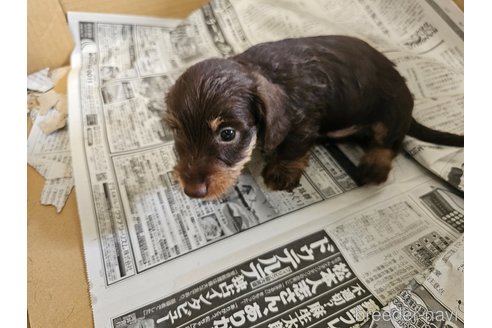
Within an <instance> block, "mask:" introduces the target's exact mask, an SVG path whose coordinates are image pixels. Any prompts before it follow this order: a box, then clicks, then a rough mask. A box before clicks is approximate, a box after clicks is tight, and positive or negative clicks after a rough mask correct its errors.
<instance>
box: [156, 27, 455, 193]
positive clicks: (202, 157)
mask: <svg viewBox="0 0 492 328" xmlns="http://www.w3.org/2000/svg"><path fill="white" fill-rule="evenodd" d="M166 102H167V112H166V114H165V117H164V120H165V122H166V123H167V124H168V126H169V127H170V128H172V129H173V131H174V137H175V147H176V151H177V154H178V162H177V165H176V167H175V172H176V174H177V177H178V179H179V181H180V183H181V185H182V187H183V189H184V191H185V193H186V194H187V195H188V196H190V197H196V198H216V197H220V196H222V195H223V194H224V193H225V192H227V191H228V190H229V188H230V187H232V186H233V185H234V183H235V182H236V180H237V178H238V176H239V175H240V173H241V170H242V169H243V167H244V165H245V164H246V163H247V162H248V161H249V160H250V157H251V153H252V151H253V149H254V148H255V146H256V145H257V142H258V143H261V144H262V146H263V151H264V153H265V155H266V159H267V164H266V166H265V168H264V169H263V173H262V175H263V178H264V181H265V184H266V185H267V186H268V187H269V188H270V189H272V190H292V189H293V188H295V187H296V186H297V185H298V184H299V180H300V178H301V175H302V172H303V170H304V168H305V167H306V166H307V165H308V161H309V150H310V149H311V147H313V145H314V144H315V143H316V142H317V141H319V140H320V139H322V138H326V137H328V138H335V139H337V138H346V137H349V136H352V137H357V138H359V139H363V140H364V141H365V145H366V153H365V155H364V157H363V158H362V160H361V162H360V164H359V167H358V170H359V175H360V176H359V181H360V182H361V183H376V184H378V183H382V182H384V181H385V180H386V179H387V177H388V173H389V171H390V169H391V162H392V160H393V158H394V157H395V155H396V153H397V152H398V151H399V149H400V147H401V144H402V141H403V138H404V136H405V135H406V134H409V135H412V136H415V137H417V138H419V139H423V140H425V141H430V142H436V143H440V144H445V145H453V146H463V136H456V135H453V134H448V133H442V132H438V131H434V130H431V129H428V128H426V127H424V126H422V125H420V124H418V123H417V122H415V121H414V120H413V118H412V116H411V113H412V108H413V98H412V95H411V93H410V91H409V89H408V88H407V86H406V84H405V80H404V79H403V77H402V76H401V75H400V74H399V73H398V72H397V71H396V69H395V68H394V64H393V63H392V62H391V61H389V60H388V59H387V58H386V57H384V56H383V55H382V54H381V53H379V52H378V51H376V50H375V49H374V48H372V47H371V46H369V45H368V44H367V43H365V42H363V41H361V40H358V39H355V38H351V37H345V36H320V37H310V38H300V39H287V40H282V41H278V42H269V43H263V44H259V45H256V46H254V47H252V48H250V49H249V50H247V51H245V52H244V53H242V54H240V55H237V56H234V57H232V58H229V59H208V60H205V61H202V62H200V63H198V64H196V65H194V66H192V67H190V68H189V69H188V70H187V71H186V72H185V73H184V74H183V75H182V76H181V77H180V78H179V79H178V80H177V81H176V83H175V85H174V86H173V87H172V88H171V89H170V91H169V92H168V95H167V97H166Z"/></svg>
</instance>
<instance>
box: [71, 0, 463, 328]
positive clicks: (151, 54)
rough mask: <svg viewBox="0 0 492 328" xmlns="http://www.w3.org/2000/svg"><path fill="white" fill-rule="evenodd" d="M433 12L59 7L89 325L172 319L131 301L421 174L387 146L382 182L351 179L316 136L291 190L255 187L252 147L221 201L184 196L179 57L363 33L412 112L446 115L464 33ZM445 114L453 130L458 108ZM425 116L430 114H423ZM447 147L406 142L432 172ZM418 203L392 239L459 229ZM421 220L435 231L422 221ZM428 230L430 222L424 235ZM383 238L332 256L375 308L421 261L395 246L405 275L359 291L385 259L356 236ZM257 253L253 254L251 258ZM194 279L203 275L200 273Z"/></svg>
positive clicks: (453, 101)
mask: <svg viewBox="0 0 492 328" xmlns="http://www.w3.org/2000/svg"><path fill="white" fill-rule="evenodd" d="M440 8H441V7H439V6H436V5H435V4H434V3H430V2H425V1H407V2H405V3H404V4H399V5H398V6H396V5H394V4H393V2H391V1H381V2H377V3H372V2H366V1H363V0H359V1H346V2H344V3H343V6H342V4H341V3H338V2H336V1H229V0H219V1H212V2H211V3H209V4H207V5H205V6H204V7H202V8H201V9H200V10H198V11H195V12H194V13H192V14H191V15H190V16H189V17H188V18H187V19H185V20H183V21H181V22H177V21H170V20H162V19H154V18H149V17H129V16H115V15H98V14H86V13H69V23H70V27H71V30H72V33H73V35H74V39H75V41H76V44H77V46H76V49H75V50H74V53H73V55H72V60H71V64H72V71H71V73H70V78H69V102H70V134H71V138H70V139H71V146H72V155H73V164H74V173H75V181H76V185H77V202H78V207H79V214H80V218H81V226H82V232H83V239H84V249H85V256H86V262H87V273H88V279H89V286H90V293H91V301H92V306H93V312H94V319H95V324H96V326H97V327H116V326H118V327H126V326H128V327H142V326H143V327H174V326H176V325H175V324H174V323H171V324H169V321H165V320H164V319H162V317H160V318H150V317H149V316H148V315H149V314H150V313H151V312H152V311H153V310H149V311H151V312H148V311H147V312H142V313H140V312H138V311H137V310H136V309H140V308H142V306H143V305H145V304H149V303H150V302H153V301H156V300H162V299H163V298H165V297H167V296H168V295H171V294H172V293H173V292H175V291H176V290H181V289H182V288H184V287H185V286H189V285H190V283H192V282H194V281H196V280H194V279H195V277H192V275H193V272H196V271H197V270H198V269H199V268H200V271H202V270H201V268H202V267H203V266H207V265H213V266H214V268H216V269H217V268H218V267H217V266H215V264H212V263H215V262H216V261H217V259H221V258H225V257H227V256H230V254H236V255H235V257H234V259H237V258H239V257H243V256H244V254H246V253H247V252H249V251H250V250H254V249H256V248H257V246H256V245H260V244H261V243H262V242H266V241H268V240H273V239H274V238H275V237H276V236H277V235H279V234H282V233H284V232H287V231H292V229H294V228H296V227H297V228H298V230H294V231H300V230H301V229H303V228H305V227H308V226H310V222H314V220H316V219H320V218H321V219H320V220H321V221H320V222H324V223H323V224H326V222H327V217H326V215H328V213H333V212H334V211H336V210H340V209H343V208H350V209H352V208H353V204H354V203H355V204H359V203H361V202H362V201H363V200H364V199H371V198H374V197H380V196H382V195H385V197H386V199H387V198H388V196H389V195H394V193H393V194H391V193H390V192H389V190H393V192H394V191H395V190H400V189H398V188H400V185H401V184H404V183H405V181H407V183H408V182H412V183H413V182H414V181H416V180H418V178H419V177H421V176H424V175H425V172H423V170H422V169H421V168H420V167H418V166H416V165H415V164H414V163H413V162H412V161H410V160H409V159H408V158H406V156H403V155H400V156H399V157H398V159H397V161H396V163H395V166H396V167H395V169H394V170H393V171H392V176H391V177H390V179H389V181H388V182H387V183H386V184H384V185H382V186H378V187H364V188H356V187H357V186H356V183H355V180H354V178H353V170H354V168H355V165H354V163H356V162H357V160H358V156H360V152H358V151H357V150H356V149H354V148H353V147H350V146H346V145H320V146H318V147H316V148H315V149H314V150H313V151H312V153H311V161H310V166H309V167H308V168H307V170H306V172H305V174H304V175H303V177H302V179H301V185H300V186H299V187H298V188H296V189H295V190H294V191H293V192H292V193H287V192H268V191H266V189H265V187H264V185H263V181H262V179H261V177H260V172H261V167H262V165H263V163H262V161H261V158H260V157H259V156H254V158H253V160H252V162H251V163H250V165H248V167H247V169H246V170H245V172H244V174H243V175H242V176H241V177H240V179H239V182H238V184H237V185H236V187H235V188H234V189H233V190H232V191H231V193H229V194H228V195H227V196H226V197H224V198H223V199H220V200H216V201H198V200H191V199H189V198H187V197H186V196H184V195H183V193H182V192H181V190H180V189H179V186H178V184H177V182H176V180H175V178H174V177H173V175H172V173H171V172H172V168H173V166H174V163H175V153H174V150H173V140H172V134H171V133H170V131H168V130H167V129H166V127H164V126H163V125H162V122H161V117H162V113H163V112H164V111H165V104H164V98H163V95H164V93H165V91H166V90H167V88H168V87H169V86H170V85H172V83H173V81H174V80H175V79H176V78H177V77H178V76H179V75H180V74H181V73H182V72H183V71H184V70H185V69H186V68H187V67H188V66H190V65H192V64H193V63H196V62H198V61H200V60H202V59H205V58H207V57H212V56H219V57H220V56H230V55H233V54H235V53H239V52H241V51H243V50H245V49H247V48H248V47H250V46H251V45H253V44H256V43H259V42H263V41H271V40H278V39H283V38H286V37H298V36H309V35H318V34H346V35H353V36H357V37H359V38H362V39H364V40H367V41H368V42H370V43H371V44H373V45H374V46H375V47H376V48H378V49H379V50H381V51H382V52H384V53H385V54H386V55H387V56H388V57H390V58H391V59H392V60H394V61H395V62H396V63H397V65H398V69H399V70H400V71H401V72H402V74H403V75H405V77H406V78H407V80H408V81H409V85H410V87H411V89H412V92H413V93H414V94H415V97H416V103H417V104H418V105H417V106H416V109H415V112H416V113H417V112H419V110H422V109H424V110H427V109H428V108H431V109H432V110H434V111H435V112H436V113H438V114H439V115H437V116H441V117H444V118H447V117H446V115H448V114H447V113H448V110H453V108H454V109H460V110H462V107H460V101H459V99H460V98H459V97H460V95H461V96H462V75H460V72H462V54H463V51H462V46H463V40H462V35H461V36H460V33H459V28H458V29H456V28H455V27H456V26H457V27H459V26H460V25H459V24H456V22H454V21H450V20H449V16H448V15H446V14H445V12H444V11H442V9H440ZM443 17H444V18H443ZM178 23H179V24H178ZM429 25H430V26H431V28H430V27H429ZM435 30H436V31H435ZM429 31H431V32H429ZM461 31H462V30H461ZM460 85H461V89H460ZM460 92H461V93H460ZM461 104H462V103H461ZM449 108H451V109H449ZM424 114H425V113H424ZM424 114H422V116H423V117H426V115H424ZM416 115H417V114H416ZM456 118H457V119H458V124H457V125H459V124H460V123H459V119H460V117H459V115H457V116H456ZM428 120H435V116H431V117H429V118H428ZM461 120H462V117H461ZM435 121H436V122H435V124H441V123H440V122H438V121H439V120H435ZM422 123H427V122H424V121H422ZM452 123H453V124H454V123H455V122H454V120H453V121H452ZM449 124H451V123H449ZM446 128H447V126H446ZM457 130H459V126H458V127H457ZM411 142H414V141H412V140H410V141H409V143H411ZM436 150H437V153H438V155H436ZM459 152H460V150H459V149H458V150H457V149H454V148H449V147H446V148H444V147H436V146H434V145H427V144H426V145H423V144H421V143H420V142H419V146H418V151H417V150H415V149H414V150H413V151H412V152H411V153H412V154H418V155H419V156H421V157H425V158H428V157H429V156H431V159H430V162H432V165H434V164H435V163H440V162H442V157H443V156H444V157H445V158H446V162H445V164H443V165H442V166H443V170H444V168H447V167H449V166H450V165H458V166H459V165H460V163H462V157H461V158H460V155H459ZM426 154H431V155H426ZM453 154H456V155H455V156H454V157H453ZM451 157H452V158H451ZM450 158H451V159H450ZM456 163H457V164H456ZM430 168H431V169H432V167H430ZM438 173H439V172H438ZM392 188H393V189H392ZM394 188H397V189H394ZM428 191H429V190H428ZM429 193H430V191H429ZM429 198H430V199H432V200H434V199H436V198H437V199H439V200H441V199H442V198H444V199H445V198H446V197H444V196H433V197H430V196H429ZM402 204H403V203H399V204H397V205H395V206H396V209H399V208H400V207H402V208H401V210H402V211H404V210H405V209H406V210H408V209H407V208H405V205H402ZM390 208H391V207H390ZM396 209H395V210H396ZM412 209H413V208H412ZM391 210H392V209H391ZM391 210H389V211H391ZM422 211H423V212H420V209H419V210H417V212H415V213H420V214H415V213H414V212H412V211H411V210H410V213H409V214H408V215H409V216H410V217H414V218H415V219H416V221H415V222H418V223H415V226H411V227H408V228H411V229H410V230H411V231H413V230H412V229H414V228H415V229H416V231H413V232H412V233H408V234H405V233H403V235H402V236H401V237H400V240H398V242H400V241H401V242H403V241H406V242H410V240H411V239H412V238H420V237H422V236H420V233H424V231H425V232H426V234H430V235H429V236H431V237H432V238H438V242H439V243H441V246H443V245H444V244H449V243H450V242H451V241H452V240H454V239H455V238H456V237H457V236H458V234H459V233H460V231H462V226H460V225H459V224H461V222H462V217H463V211H462V210H459V208H457V209H455V208H454V207H453V210H452V211H451V213H453V215H456V216H457V219H456V220H458V216H459V215H460V214H461V217H460V218H459V221H456V222H458V226H457V227H454V228H452V227H450V226H449V225H447V224H445V222H444V221H439V220H437V221H436V220H435V219H433V218H432V215H431V214H429V211H428V210H425V209H423V210H422ZM454 211H456V213H454ZM422 213H427V215H429V217H427V216H426V215H424V214H422ZM371 215H373V216H375V218H376V219H375V220H374V221H378V220H379V218H381V219H380V220H382V221H384V220H386V221H385V224H382V223H380V224H381V227H387V228H388V229H389V227H392V225H391V224H387V223H388V222H387V220H388V218H392V217H393V216H392V215H384V214H381V213H380V212H378V211H375V212H371ZM446 215H448V214H446ZM341 217H344V216H340V218H341ZM347 220H348V219H347ZM354 220H355V221H360V218H357V219H354ZM364 220H365V219H364ZM428 220H430V221H428ZM424 221H425V222H424ZM434 221H436V222H434ZM399 222H400V221H399ZM400 223H401V224H403V223H405V222H400ZM433 224H436V226H435V227H433V229H431V230H428V229H427V228H428V227H430V226H433ZM342 226H343V225H342ZM403 226H404V225H403ZM356 228H357V229H359V230H358V234H359V235H360V234H361V233H363V232H366V231H364V229H363V228H362V227H361V226H358V225H357V222H354V223H353V226H352V225H348V226H347V227H346V228H341V229H342V230H343V231H347V233H355V231H356V230H353V232H350V231H352V229H356ZM401 228H402V227H401V226H399V225H396V226H394V227H392V229H401ZM436 229H437V230H436ZM460 229H461V230H460ZM383 230H384V229H383ZM384 231H386V230H384ZM388 231H390V230H388ZM433 231H437V232H436V233H437V234H436V237H434V235H432V233H433ZM326 233H328V235H329V239H330V240H332V238H333V242H334V243H337V238H342V239H341V240H342V241H343V237H342V236H337V233H338V231H337V230H334V231H333V232H329V231H328V230H327V231H326ZM389 235H391V234H390V233H389V232H388V234H387V235H383V236H379V235H378V234H376V235H373V236H370V238H369V237H368V247H369V248H372V252H373V253H368V254H365V255H364V256H363V257H364V258H366V259H369V258H372V259H373V260H372V261H373V262H371V263H362V264H361V263H358V262H357V261H356V262H354V263H350V262H351V261H354V258H356V256H355V255H354V254H352V253H350V247H351V246H350V245H344V246H343V247H342V246H337V247H339V248H337V249H339V251H340V254H342V253H343V254H344V255H343V256H342V255H340V261H341V262H340V263H342V262H343V263H345V261H347V264H349V265H350V266H351V267H352V266H353V270H354V271H350V272H352V273H351V274H353V275H355V274H356V272H357V276H358V277H359V278H358V279H360V281H361V284H360V285H359V286H360V287H361V288H363V289H364V291H367V292H369V290H371V293H372V294H371V295H373V296H372V297H373V298H371V300H373V301H374V304H376V305H378V307H380V306H382V305H384V303H385V302H387V301H389V300H390V299H391V297H392V296H394V295H396V290H393V289H396V288H400V289H401V288H403V287H404V286H405V285H406V284H407V283H408V282H409V281H410V279H411V278H412V276H413V275H414V274H416V273H417V272H418V271H419V270H422V269H424V268H425V267H426V266H428V265H429V260H428V259H427V260H425V259H423V260H422V263H419V262H418V261H415V260H408V257H411V255H408V254H407V255H401V256H399V257H398V256H397V255H395V254H396V253H398V252H396V251H395V254H392V253H391V254H388V256H389V257H388V258H391V256H394V258H393V259H394V260H395V261H396V262H395V264H394V265H395V266H399V265H400V262H399V261H404V262H401V263H403V264H402V265H403V268H404V269H405V272H406V273H407V274H406V275H402V277H403V278H401V279H400V280H399V281H398V283H395V284H396V285H394V286H393V285H387V284H386V282H385V281H380V282H378V283H381V284H383V285H384V286H385V288H384V290H378V289H377V286H372V285H371V283H368V282H367V279H369V278H368V277H369V276H371V275H376V274H378V273H376V272H372V271H371V270H373V269H368V267H367V266H369V267H370V266H371V265H377V263H378V262H377V261H385V260H386V258H385V257H384V256H383V255H382V254H386V253H385V250H384V249H382V248H378V247H376V246H374V245H372V244H371V243H369V239H374V238H375V240H377V241H378V243H382V244H384V238H390V239H391V236H389ZM297 237H302V234H299V235H298V236H297ZM356 237H360V236H357V234H356ZM327 238H328V237H327ZM352 238H353V237H352ZM379 238H381V241H379ZM409 238H410V239H409ZM376 244H377V243H376ZM397 244H398V243H397V240H394V241H390V242H387V247H394V246H395V245H397ZM279 245H281V244H277V246H279ZM337 245H338V244H337ZM398 245H399V244H398ZM344 247H347V248H346V249H344ZM395 247H396V246H395ZM409 252H410V251H409ZM258 254H261V252H258V253H256V254H254V253H253V254H251V256H254V255H258ZM345 254H348V255H345ZM372 255H374V256H375V257H371V256H372ZM432 255H433V256H434V255H437V254H432ZM428 257H429V256H428ZM428 257H427V258H428ZM234 262H235V261H232V262H228V263H227V264H226V265H225V266H223V267H229V266H230V265H231V264H232V263H234ZM236 263H237V262H236ZM337 263H338V262H336V263H335V262H333V265H335V264H337ZM381 263H383V262H381ZM415 263H416V264H415ZM325 265H327V264H325ZM325 268H326V266H325ZM351 270H352V269H351ZM394 274H395V273H394V272H393V273H387V275H388V276H389V277H390V278H388V279H387V280H388V281H393V280H395V281H396V280H397V279H396V278H395V277H393V275H394ZM323 275H325V274H323ZM204 278H207V276H201V277H199V279H204ZM272 278H273V277H272ZM272 278H268V279H272ZM383 280H384V279H383ZM354 286H355V285H354ZM171 299H172V298H171ZM190 300H191V299H190ZM376 300H377V301H378V302H379V303H378V302H376ZM193 302H194V301H193ZM250 303H251V302H250ZM159 304H160V305H158V306H157V308H159V309H162V308H165V307H166V306H167V305H165V304H167V301H166V302H164V303H162V302H160V303H159ZM193 304H194V305H193V306H195V307H196V306H198V307H199V305H197V304H196V303H193ZM243 304H244V303H243ZM251 304H253V303H251ZM251 304H247V305H251ZM157 308H156V309H157ZM248 309H249V310H251V308H250V307H248ZM230 310H231V309H229V311H230ZM239 310H242V308H241V309H239ZM244 310H245V311H246V309H245V308H244ZM131 311H135V313H134V315H128V316H126V317H125V316H124V314H125V313H130V312H131ZM179 311H184V310H179ZM221 311H222V310H221ZM253 311H256V310H254V309H253ZM179 313H181V312H179ZM183 313H184V312H183ZM186 313H189V311H186ZM173 316H175V314H172V315H171V317H173ZM120 317H121V318H120ZM123 317H124V319H122V318H123ZM118 318H120V319H118ZM139 318H140V319H142V318H143V319H142V320H143V321H142V320H140V319H139ZM248 318H249V316H248ZM251 318H253V317H251ZM159 319H160V321H159V322H157V320H159ZM168 320H169V317H168ZM241 320H242V319H241ZM245 320H246V319H245ZM242 325H243V326H250V325H249V324H247V325H246V324H245V323H243V324H242ZM176 327H177V326H176ZM190 327H191V326H190ZM193 327H194V326H193ZM218 327H222V326H221V325H219V326H218ZM224 327H227V324H225V325H224ZM279 327H282V326H279Z"/></svg>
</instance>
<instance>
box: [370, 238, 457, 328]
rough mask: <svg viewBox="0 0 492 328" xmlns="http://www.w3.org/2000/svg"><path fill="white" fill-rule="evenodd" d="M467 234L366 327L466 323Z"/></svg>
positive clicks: (442, 325) (451, 327)
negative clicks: (465, 238) (465, 254)
mask: <svg viewBox="0 0 492 328" xmlns="http://www.w3.org/2000/svg"><path fill="white" fill-rule="evenodd" d="M464 263H465V262H464V236H463V235H462V236H461V237H460V238H458V239H457V240H456V241H455V242H454V243H453V244H452V245H451V246H450V247H449V248H448V249H447V250H446V251H445V252H444V253H442V254H441V255H440V256H439V257H438V258H437V259H436V261H435V264H434V265H433V266H432V268H431V269H430V270H429V271H430V272H428V273H427V274H426V275H422V276H417V277H415V278H414V279H412V281H411V283H410V284H409V285H408V286H407V287H406V288H405V289H403V290H402V291H401V292H400V293H398V295H397V296H396V297H395V298H393V299H392V300H391V302H389V304H388V305H387V306H386V307H384V308H383V310H382V311H381V312H379V313H374V314H373V315H372V316H371V319H370V321H368V322H367V324H366V325H365V326H364V327H368V328H376V327H381V328H385V327H387V328H390V327H391V328H393V327H404V326H405V323H407V322H412V323H414V324H415V326H416V327H426V326H427V327H449V328H458V327H464V315H465V308H464V306H465V302H464V301H465V300H464V285H463V282H464Z"/></svg>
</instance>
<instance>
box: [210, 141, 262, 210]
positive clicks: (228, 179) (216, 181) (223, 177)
mask: <svg viewBox="0 0 492 328" xmlns="http://www.w3.org/2000/svg"><path fill="white" fill-rule="evenodd" d="M255 146H256V135H254V136H253V138H252V139H251V142H250V143H249V145H248V148H246V150H245V151H244V158H243V159H242V160H240V161H239V162H237V163H236V164H234V166H232V167H227V168H223V167H221V168H218V169H217V171H216V172H215V173H213V174H212V175H210V178H209V181H210V182H209V185H208V193H207V196H206V197H205V198H204V199H207V200H212V199H217V198H220V197H222V196H224V195H225V194H226V193H227V192H228V191H229V190H230V189H231V188H232V187H233V186H234V185H235V184H236V182H237V179H238V178H239V176H240V175H241V172H242V170H243V168H244V166H245V165H246V164H247V163H248V162H249V161H250V160H251V156H252V154H253V150H254V148H255Z"/></svg>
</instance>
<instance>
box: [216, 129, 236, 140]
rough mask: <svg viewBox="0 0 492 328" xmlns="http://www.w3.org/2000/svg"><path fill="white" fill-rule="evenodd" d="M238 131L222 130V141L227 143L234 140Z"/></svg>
mask: <svg viewBox="0 0 492 328" xmlns="http://www.w3.org/2000/svg"><path fill="white" fill-rule="evenodd" d="M235 137H236V131H235V130H234V129H233V128H223V129H221V130H220V139H221V140H222V141H225V142H229V141H232V140H234V138H235Z"/></svg>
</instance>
